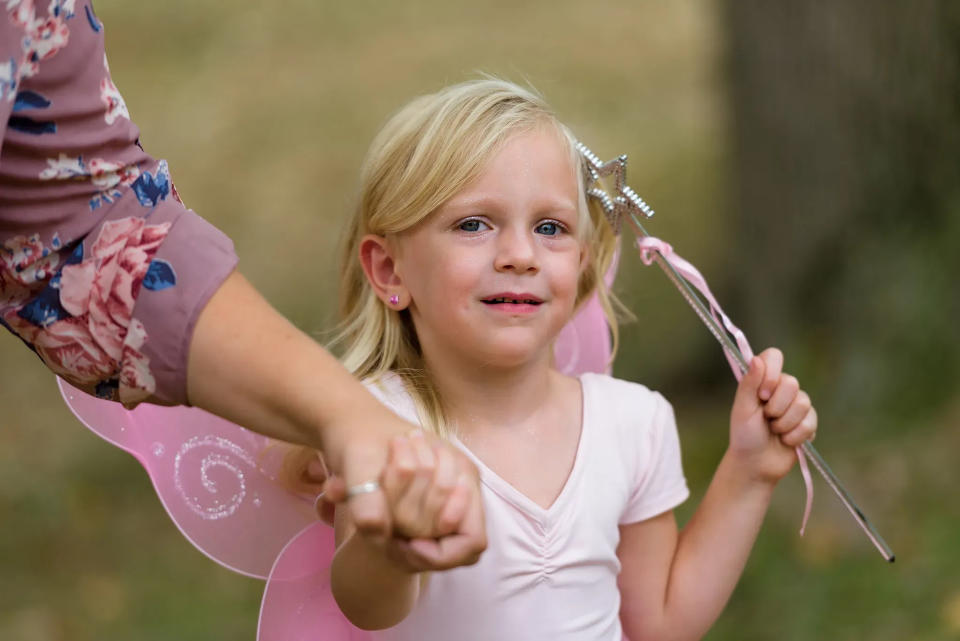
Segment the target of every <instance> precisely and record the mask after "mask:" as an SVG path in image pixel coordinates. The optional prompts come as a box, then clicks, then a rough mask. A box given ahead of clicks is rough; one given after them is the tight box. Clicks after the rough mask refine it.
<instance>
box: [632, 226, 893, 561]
mask: <svg viewBox="0 0 960 641" xmlns="http://www.w3.org/2000/svg"><path fill="white" fill-rule="evenodd" d="M630 222H631V223H632V227H633V228H634V231H635V232H636V234H637V235H638V236H640V237H645V238H650V237H651V236H650V234H648V233H647V230H645V229H644V228H643V225H642V224H641V223H640V221H639V220H638V219H637V217H636V216H635V215H634V214H633V213H632V212H630ZM653 259H654V260H655V261H656V263H657V264H658V265H659V266H660V269H662V270H663V273H664V274H666V275H667V278H669V279H670V280H671V281H672V282H673V284H674V285H675V286H676V287H677V289H678V290H679V291H680V294H681V295H683V297H684V299H685V300H686V301H687V303H689V304H690V307H692V308H693V311H694V312H696V314H697V316H698V317H699V318H700V320H701V321H703V323H704V325H706V327H707V329H709V330H710V333H711V334H713V336H714V338H716V339H717V340H718V341H719V342H720V345H721V346H722V347H723V348H724V350H725V351H726V352H727V354H729V355H730V356H731V357H732V358H733V359H734V360H735V361H736V364H737V365H738V366H739V368H740V371H741V372H743V373H746V371H747V370H748V369H749V365H748V363H747V360H746V358H744V356H743V353H742V352H741V351H740V347H739V346H738V345H737V344H736V342H734V341H733V340H732V339H731V338H730V335H729V333H728V332H727V330H726V329H725V328H724V327H723V326H722V325H721V324H720V323H719V322H718V321H717V319H716V318H715V317H714V315H713V313H712V312H711V311H710V309H709V308H708V307H707V306H706V304H704V302H703V301H702V300H701V299H700V297H699V296H698V295H697V293H696V291H695V289H694V288H693V287H692V286H691V285H690V283H689V282H687V280H686V279H685V278H684V277H683V276H682V275H681V274H680V273H679V272H678V271H677V269H676V268H675V267H674V266H673V265H672V264H671V263H670V261H668V260H667V259H666V258H664V256H663V254H662V253H660V252H659V251H657V252H653ZM801 449H802V450H803V452H804V454H806V455H807V456H808V457H809V458H810V460H811V461H812V462H813V466H814V467H815V468H816V469H817V471H818V472H819V473H820V476H822V477H823V479H824V480H825V481H826V482H827V485H829V486H830V489H832V490H833V492H834V494H836V495H837V496H838V497H839V498H840V501H841V502H842V503H843V504H844V506H846V508H847V510H849V511H850V514H851V515H852V516H853V518H854V519H855V520H856V521H857V523H858V524H859V525H860V527H861V529H862V530H863V531H864V533H865V534H866V535H867V538H869V539H870V541H871V542H872V543H873V545H874V546H875V547H876V548H877V550H878V551H879V552H880V554H881V555H883V558H884V559H886V560H887V561H888V562H890V563H892V562H893V561H894V559H895V557H894V554H893V550H892V549H890V546H889V545H887V542H886V541H884V539H883V537H882V536H880V533H879V532H877V529H876V528H875V527H874V526H873V524H872V523H871V522H870V520H869V519H868V518H867V517H866V515H865V514H864V513H863V511H862V510H861V509H860V508H859V507H857V504H856V503H855V502H854V500H853V497H851V496H850V493H849V492H848V491H847V490H846V488H845V487H844V486H843V483H841V482H840V479H838V478H837V476H836V474H834V473H833V470H831V469H830V466H829V465H827V462H826V461H825V460H823V457H822V456H821V455H820V453H819V452H818V451H817V449H816V448H815V447H814V446H813V444H812V443H810V442H809V441H807V442H805V443H803V445H801Z"/></svg>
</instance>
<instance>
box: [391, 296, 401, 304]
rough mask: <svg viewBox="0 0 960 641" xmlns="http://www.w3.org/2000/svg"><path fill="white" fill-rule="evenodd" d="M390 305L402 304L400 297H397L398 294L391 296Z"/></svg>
mask: <svg viewBox="0 0 960 641" xmlns="http://www.w3.org/2000/svg"><path fill="white" fill-rule="evenodd" d="M390 304H391V305H399V304H400V297H399V296H397V295H396V294H392V295H391V296H390Z"/></svg>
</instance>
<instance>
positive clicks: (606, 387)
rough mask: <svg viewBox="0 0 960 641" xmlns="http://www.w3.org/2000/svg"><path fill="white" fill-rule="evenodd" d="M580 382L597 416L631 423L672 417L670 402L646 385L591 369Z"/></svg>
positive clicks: (585, 400) (588, 403)
mask: <svg viewBox="0 0 960 641" xmlns="http://www.w3.org/2000/svg"><path fill="white" fill-rule="evenodd" d="M580 382H581V385H582V386H583V394H584V403H585V404H586V405H588V406H589V408H590V411H591V413H592V414H593V415H594V416H595V417H598V418H602V419H604V420H607V421H609V420H616V421H617V422H618V423H624V424H626V425H630V426H636V425H637V424H638V423H640V424H642V423H648V422H659V421H660V420H662V419H663V418H669V419H670V420H672V416H673V408H672V407H671V406H670V403H669V401H667V399H665V398H664V397H663V395H662V394H660V392H657V391H655V390H651V389H650V388H648V387H647V386H646V385H643V384H641V383H635V382H633V381H627V380H624V379H621V378H615V377H613V376H609V375H607V374H597V373H592V372H588V373H585V374H582V375H581V376H580Z"/></svg>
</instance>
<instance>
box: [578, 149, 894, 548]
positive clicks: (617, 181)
mask: <svg viewBox="0 0 960 641" xmlns="http://www.w3.org/2000/svg"><path fill="white" fill-rule="evenodd" d="M577 151H578V152H579V153H580V156H581V157H582V158H583V166H584V178H585V181H586V184H587V186H588V189H587V196H588V197H590V198H592V199H594V200H596V201H598V202H599V203H600V204H601V206H602V207H603V210H604V213H605V214H606V217H607V220H608V221H609V223H610V225H611V227H613V230H614V232H615V233H618V234H619V233H620V227H621V221H622V220H624V219H626V221H627V223H628V224H629V226H630V227H631V228H632V229H633V231H634V233H635V234H636V237H637V240H638V241H640V242H639V244H641V245H642V244H643V241H644V240H645V239H650V240H655V239H653V237H652V236H651V235H650V234H649V233H647V230H646V229H644V228H643V225H642V224H641V222H640V216H643V217H644V218H650V217H651V216H653V209H651V208H650V206H649V205H648V204H647V203H646V202H644V200H643V199H642V198H640V196H638V195H637V193H636V192H635V191H634V190H633V189H631V188H630V187H629V186H628V185H627V183H626V173H627V157H626V155H622V156H619V157H617V158H616V159H614V160H609V161H607V162H601V160H600V158H598V157H597V155H596V154H594V153H593V152H592V151H590V150H589V149H588V148H587V147H586V146H585V145H584V144H583V143H577ZM610 175H613V178H614V189H615V193H614V194H613V195H612V196H611V195H610V194H609V193H607V191H606V190H605V189H604V188H603V185H602V184H601V182H600V179H601V178H605V177H608V176H610ZM649 247H651V248H652V251H648V250H644V253H645V254H646V255H648V256H650V257H651V258H650V260H652V261H655V262H656V263H657V264H658V265H659V266H660V268H661V269H662V270H663V273H664V274H666V275H667V278H669V279H670V280H671V281H672V282H673V284H674V285H675V286H676V287H677V289H678V290H679V291H680V293H681V294H682V295H683V297H684V298H685V299H686V301H687V303H689V304H690V307H692V308H693V311H694V312H696V314H697V316H699V317H700V320H701V321H703V323H704V324H705V325H706V326H707V329H709V330H710V333H711V334H713V336H714V338H716V339H717V340H718V341H719V342H720V345H721V347H723V349H724V351H725V352H726V353H727V355H728V358H729V359H732V360H731V365H734V366H736V367H738V368H739V370H740V372H741V373H746V371H747V370H748V369H749V365H748V363H747V359H746V358H745V357H744V353H743V352H744V351H749V346H748V345H747V344H746V339H745V337H743V335H742V332H740V330H739V329H737V328H736V326H734V325H733V324H732V323H730V322H729V319H727V317H726V315H725V314H723V312H722V311H720V310H719V309H718V306H716V305H713V304H711V306H709V307H708V305H707V304H705V303H704V302H703V300H702V299H701V297H700V295H698V293H697V291H698V290H699V291H701V292H703V293H705V295H706V296H707V297H708V298H709V299H710V300H711V302H712V295H711V294H710V293H709V290H708V289H707V288H706V283H705V282H703V281H701V284H702V286H698V285H697V283H691V282H690V280H689V277H690V276H689V274H690V272H689V271H685V273H686V274H688V276H687V277H685V276H684V275H683V274H681V272H680V270H678V269H677V267H675V265H674V264H673V262H672V261H671V260H670V259H668V258H667V257H666V256H664V251H663V249H661V248H660V247H666V245H665V244H663V243H660V245H649ZM645 262H646V261H645ZM684 262H685V261H684ZM691 269H693V272H694V273H695V274H697V276H699V272H696V271H695V268H692V266H691ZM731 332H732V333H734V335H736V336H737V340H736V341H734V339H733V338H731ZM738 343H739V345H738ZM741 347H743V348H744V349H741ZM799 449H800V450H802V453H803V455H806V456H807V457H809V459H810V460H811V461H812V462H813V465H814V467H815V468H816V469H817V471H818V472H819V473H820V476H822V477H823V479H824V480H825V481H826V482H827V485H829V486H830V489H832V490H833V491H834V493H835V494H836V495H837V496H838V497H839V498H840V501H841V502H842V503H843V504H844V506H846V508H847V509H848V510H849V511H850V514H851V515H853V518H854V519H855V520H856V521H857V523H858V524H859V525H860V527H861V528H862V529H863V531H864V533H865V534H866V535H867V537H868V538H869V539H870V541H871V542H872V543H873V545H874V546H875V547H876V548H877V550H879V551H880V554H882V555H883V558H884V559H886V560H887V561H889V562H891V563H892V562H893V561H894V558H895V557H894V554H893V550H891V549H890V546H889V545H887V542H886V541H884V540H883V537H882V536H880V533H879V532H877V530H876V529H875V528H874V527H873V524H872V523H870V521H869V520H868V519H867V517H866V516H865V515H864V513H863V512H862V511H861V510H860V508H859V507H857V504H856V503H855V502H854V500H853V498H852V497H851V496H850V493H849V492H847V490H846V488H844V486H843V484H842V483H841V482H840V480H839V479H838V478H837V476H836V475H835V474H834V473H833V471H832V470H831V469H830V466H828V465H827V463H826V461H824V460H823V457H822V456H820V453H819V452H818V451H817V449H816V448H815V447H814V446H813V444H812V443H810V442H809V441H807V442H805V443H803V445H802V446H801V447H800V448H799ZM798 456H800V457H801V464H802V463H803V460H802V455H801V454H800V453H799V452H798ZM804 469H805V468H804ZM808 500H809V499H808ZM808 509H809V503H808ZM804 520H806V516H805V517H804ZM801 531H802V530H801Z"/></svg>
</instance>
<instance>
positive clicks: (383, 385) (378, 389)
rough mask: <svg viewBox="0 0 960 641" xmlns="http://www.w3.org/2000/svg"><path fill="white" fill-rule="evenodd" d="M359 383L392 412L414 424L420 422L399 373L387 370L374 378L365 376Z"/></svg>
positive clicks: (411, 398)
mask: <svg viewBox="0 0 960 641" xmlns="http://www.w3.org/2000/svg"><path fill="white" fill-rule="evenodd" d="M361 383H363V386H364V387H366V388H367V390H368V391H369V392H370V393H371V394H373V395H374V397H375V398H376V399H377V400H378V401H380V402H381V403H383V404H384V405H386V406H387V407H389V408H390V409H391V410H392V411H393V413H394V414H396V415H398V416H399V417H400V418H404V419H406V420H408V421H410V422H412V423H414V424H419V423H420V419H419V418H418V416H417V408H416V405H414V403H413V397H411V396H410V393H409V392H408V391H407V386H406V384H405V383H404V382H403V378H402V377H401V376H400V375H399V374H397V373H396V372H387V373H386V374H382V375H380V376H377V377H375V378H365V379H363V380H362V381H361Z"/></svg>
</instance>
